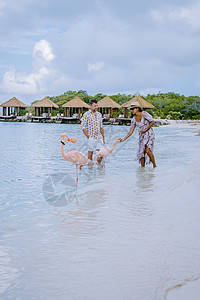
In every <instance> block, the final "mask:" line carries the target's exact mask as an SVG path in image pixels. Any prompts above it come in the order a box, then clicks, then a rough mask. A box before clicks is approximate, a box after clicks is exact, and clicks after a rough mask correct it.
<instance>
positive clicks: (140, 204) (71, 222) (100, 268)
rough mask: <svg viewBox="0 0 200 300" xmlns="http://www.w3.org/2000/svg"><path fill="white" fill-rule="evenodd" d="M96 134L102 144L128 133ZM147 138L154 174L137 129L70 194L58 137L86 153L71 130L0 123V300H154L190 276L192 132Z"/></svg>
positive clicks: (193, 257) (195, 252)
mask: <svg viewBox="0 0 200 300" xmlns="http://www.w3.org/2000/svg"><path fill="white" fill-rule="evenodd" d="M104 129H105V137H106V141H107V145H109V146H112V144H113V142H114V140H115V139H116V138H118V137H124V136H125V135H126V133H127V132H128V131H129V127H127V126H110V125H108V126H105V127H104ZM154 131H155V135H156V143H155V157H156V162H157V165H158V167H157V168H156V169H153V168H152V166H147V167H146V168H145V169H141V168H140V167H139V165H138V162H136V161H135V156H136V151H137V143H138V133H137V132H136V133H134V136H132V137H131V138H130V139H129V140H127V141H126V142H125V143H118V144H117V145H116V147H115V150H114V151H113V153H112V154H111V155H110V156H109V157H108V159H107V162H106V168H105V169H103V168H101V167H100V166H97V165H95V166H85V167H83V169H82V170H81V171H80V172H79V182H78V186H77V187H76V181H75V179H76V170H75V167H74V166H73V165H72V164H70V163H69V162H67V161H66V160H64V158H63V157H62V155H61V151H60V148H61V144H60V135H61V134H62V133H65V132H66V133H67V134H68V135H69V136H70V137H72V136H76V137H77V138H78V142H77V145H76V148H77V149H79V150H81V151H82V152H84V153H85V154H86V153H87V148H86V143H85V138H84V135H83V133H82V132H81V129H80V126H79V125H67V124H66V125H64V124H33V123H9V122H8V123H4V122H2V123H0V154H1V155H0V299H20V300H27V299H29V300H32V299H34V300H35V299H37V300H38V299H48V300H54V299H63V300H64V299H67V300H68V299H69V300H71V299H73V300H83V299H86V300H93V299H97V300H105V299H109V300H118V299H119V300H122V299H123V300H140V299H141V300H152V299H156V300H159V299H165V297H166V293H167V290H168V289H170V288H172V287H173V286H176V285H178V284H182V283H184V282H187V281H192V280H194V279H196V278H198V276H199V275H200V263H199V262H200V238H199V237H200V217H199V216H200V200H199V199H200V197H199V195H200V136H199V135H198V132H199V131H200V128H199V127H197V126H179V127H176V126H175V127H173V126H162V127H155V128H154ZM71 147H73V145H66V146H65V151H66V152H67V151H68V150H69V149H70V148H71ZM199 299H200V295H199Z"/></svg>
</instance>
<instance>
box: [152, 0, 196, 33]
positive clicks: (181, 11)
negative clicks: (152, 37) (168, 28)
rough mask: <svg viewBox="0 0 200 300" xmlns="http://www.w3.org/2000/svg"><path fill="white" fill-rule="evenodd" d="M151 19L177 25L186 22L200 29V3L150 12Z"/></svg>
mask: <svg viewBox="0 0 200 300" xmlns="http://www.w3.org/2000/svg"><path fill="white" fill-rule="evenodd" d="M150 15H151V17H152V18H153V19H154V20H155V21H156V22H159V23H168V22H171V23H177V22H179V21H185V22H187V23H188V24H190V25H192V26H193V27H194V28H197V29H198V28H200V1H196V2H195V3H194V4H190V5H187V6H179V7H175V8H174V7H173V8H172V7H171V8H170V7H169V8H168V9H166V10H150Z"/></svg>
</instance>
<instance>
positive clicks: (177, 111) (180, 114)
mask: <svg viewBox="0 0 200 300" xmlns="http://www.w3.org/2000/svg"><path fill="white" fill-rule="evenodd" d="M76 96H78V97H79V98H80V99H82V100H83V101H85V102H86V103H89V101H90V99H96V100H97V101H99V100H101V99H103V98H104V97H106V96H107V95H106V94H102V93H98V94H96V95H94V96H92V95H88V93H87V92H86V91H83V90H80V91H66V92H65V93H64V94H62V95H59V96H53V97H48V98H49V99H51V100H52V101H53V102H55V103H56V104H57V105H58V106H59V107H60V108H59V109H58V110H57V111H55V112H54V113H55V114H56V113H58V112H59V113H63V112H64V109H63V108H62V105H63V104H64V103H66V102H68V101H70V100H72V99H73V98H74V97H76ZM109 96H110V97H111V98H112V99H113V100H114V101H116V102H117V103H119V104H120V105H121V104H123V103H125V102H127V101H129V100H130V99H132V98H134V97H135V96H136V95H131V94H129V95H126V94H120V93H118V94H115V95H109ZM142 98H144V99H145V100H146V101H148V102H150V103H152V104H153V105H154V106H155V109H151V110H149V112H150V113H151V114H152V115H153V116H154V117H161V118H171V119H191V120H195V119H198V120H200V97H199V96H188V97H185V96H184V95H180V94H176V93H172V92H170V93H158V94H152V95H150V94H148V95H147V96H142ZM123 113H124V109H120V110H119V113H118V114H123Z"/></svg>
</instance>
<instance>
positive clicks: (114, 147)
mask: <svg viewBox="0 0 200 300" xmlns="http://www.w3.org/2000/svg"><path fill="white" fill-rule="evenodd" d="M119 140H120V138H118V139H116V140H115V142H114V144H113V147H112V149H111V151H110V152H112V151H113V150H114V148H115V145H116V143H117V142H118V141H119Z"/></svg>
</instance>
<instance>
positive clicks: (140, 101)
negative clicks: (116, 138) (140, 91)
mask: <svg viewBox="0 0 200 300" xmlns="http://www.w3.org/2000/svg"><path fill="white" fill-rule="evenodd" d="M133 102H138V104H139V105H140V106H141V107H142V108H143V109H146V108H154V106H153V104H151V103H149V102H147V101H146V100H144V99H143V98H142V97H140V96H136V97H134V98H132V99H131V100H129V101H127V102H125V103H124V104H122V106H121V107H123V108H125V117H128V108H130V107H131V105H132V103H133Z"/></svg>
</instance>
